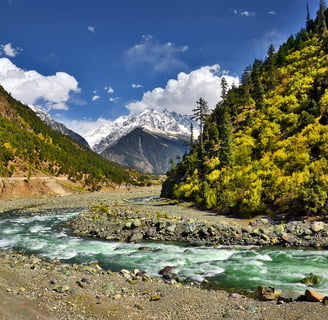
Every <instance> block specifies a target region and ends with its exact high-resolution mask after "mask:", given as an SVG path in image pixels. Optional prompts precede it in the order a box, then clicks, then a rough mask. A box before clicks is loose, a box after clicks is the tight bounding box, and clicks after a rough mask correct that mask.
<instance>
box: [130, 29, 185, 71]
mask: <svg viewBox="0 0 328 320" xmlns="http://www.w3.org/2000/svg"><path fill="white" fill-rule="evenodd" d="M142 38H143V41H142V42H141V43H139V44H136V45H134V46H133V47H132V48H130V49H128V50H127V51H126V52H125V54H124V59H125V62H126V64H127V65H128V66H129V67H132V68H134V67H137V66H145V65H146V66H150V67H151V68H152V69H153V70H154V71H156V72H163V71H169V70H174V69H175V68H180V69H181V68H183V67H185V64H184V63H183V62H182V61H181V60H180V59H179V57H178V56H179V54H181V53H183V52H185V51H187V50H188V46H176V45H175V44H174V43H172V42H166V43H161V42H159V41H157V40H156V39H154V37H153V36H151V35H144V36H143V37H142Z"/></svg>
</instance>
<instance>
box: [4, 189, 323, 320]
mask: <svg viewBox="0 0 328 320" xmlns="http://www.w3.org/2000/svg"><path fill="white" fill-rule="evenodd" d="M158 193H159V188H158V187H155V188H141V189H139V188H136V189H130V190H127V189H126V190H124V191H123V190H117V191H116V192H111V193H85V194H80V195H70V196H67V197H66V196H65V197H53V198H48V199H23V200H22V199H21V200H14V201H2V202H0V212H2V213H4V212H7V213H10V212H11V211H16V210H17V209H20V211H21V212H30V213H33V212H35V211H41V212H42V211H43V210H45V211H46V210H49V209H50V210H53V211H56V210H60V211H62V210H69V211H72V210H77V209H78V208H88V207H91V206H97V207H100V208H106V206H108V207H110V208H111V210H112V211H115V208H120V210H122V208H125V211H130V212H131V214H132V213H133V215H135V214H136V213H137V214H138V215H140V217H136V216H134V219H139V220H141V221H140V222H142V217H143V215H144V214H146V213H147V214H153V215H155V217H156V219H157V218H158V219H167V220H168V221H178V220H177V219H178V218H174V216H175V217H179V219H180V220H181V221H182V222H183V221H185V222H186V221H188V219H189V222H190V219H192V220H194V221H196V220H197V221H199V223H205V224H210V223H212V224H216V223H219V224H221V225H225V226H228V227H229V228H230V227H232V226H235V225H236V224H237V223H238V220H236V219H234V218H229V217H219V216H215V215H214V214H212V213H210V212H199V211H197V210H194V209H193V208H192V207H189V206H188V205H187V204H183V205H179V206H176V205H175V204H174V202H171V201H168V202H162V201H161V200H154V201H150V202H148V203H146V204H142V203H141V202H140V201H135V200H134V198H141V197H150V196H154V195H157V194H158ZM112 211H110V212H107V211H106V210H105V214H104V212H103V213H101V212H100V213H98V215H99V217H100V218H101V219H102V220H103V219H104V218H105V217H106V219H107V218H108V217H111V216H112V213H113V212H112ZM197 218H198V219H197ZM94 220H95V221H96V220H97V218H96V219H94ZM118 220H120V219H118ZM180 220H179V221H180ZM260 220H261V223H263V222H265V221H263V220H262V219H260ZM108 221H109V220H108ZM135 222H137V221H135ZM240 222H241V223H240V226H241V228H246V227H247V226H251V227H254V228H255V227H256V226H257V223H259V222H258V221H256V220H251V221H244V220H242V221H240ZM124 223H125V229H126V230H130V231H133V230H135V229H136V228H134V227H135V226H134V227H133V228H131V229H128V228H127V226H129V221H128V220H124ZM309 223H312V222H309ZM126 224H127V226H126ZM136 224H138V222H137V223H136ZM141 225H142V224H141ZM130 227H132V224H131V225H130ZM167 227H169V225H168V226H165V229H166V228H167ZM93 236H96V235H93ZM130 240H131V239H130ZM130 277H131V278H130ZM130 277H129V276H128V275H127V274H126V273H124V274H119V273H112V272H107V271H104V270H102V269H101V268H100V267H99V266H97V265H91V266H78V265H73V266H72V265H67V264H62V263H60V262H59V261H52V262H50V261H44V260H41V259H39V258H37V257H35V256H31V257H28V256H25V255H22V254H16V253H12V252H5V251H2V252H1V253H0V301H1V302H0V306H1V307H0V319H1V320H4V319H10V320H11V319H15V320H16V319H18V320H19V319H74V320H75V319H81V320H84V319H106V318H107V319H114V320H115V319H120V320H125V319H140V320H141V319H149V320H150V319H158V320H161V319H177V320H179V319H186V320H187V319H249V320H253V319H254V320H255V319H269V320H270V319H275V320H277V319H299V320H301V319H304V320H307V319H311V320H315V319H320V320H321V319H325V318H328V308H327V307H325V306H324V305H323V304H321V303H310V302H292V303H284V304H282V305H277V303H276V301H273V302H260V301H256V300H252V299H249V298H246V297H243V296H240V295H237V294H232V295H231V294H229V293H227V292H225V291H213V290H211V291H207V290H204V289H200V288H197V287H192V286H185V285H181V284H174V283H173V284H170V282H168V283H165V282H164V281H163V280H160V279H151V278H148V277H143V275H142V273H141V274H139V275H138V272H135V273H134V274H131V273H130Z"/></svg>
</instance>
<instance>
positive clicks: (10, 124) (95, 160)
mask: <svg viewBox="0 0 328 320" xmlns="http://www.w3.org/2000/svg"><path fill="white" fill-rule="evenodd" d="M35 172H42V173H44V174H50V175H56V176H58V175H66V176H68V178H69V179H71V180H73V181H81V182H82V183H83V184H84V185H86V186H87V187H88V188H91V189H99V188H100V186H101V185H103V184H104V183H105V184H106V183H107V184H108V183H109V184H110V183H123V182H124V183H137V182H138V179H139V176H140V174H138V173H136V172H135V171H133V170H129V169H127V168H123V167H122V166H120V165H118V164H116V163H113V162H110V161H108V160H106V159H103V158H102V157H100V156H99V155H97V154H96V153H94V152H92V151H90V150H89V149H88V148H87V147H84V146H82V145H81V144H79V143H77V142H76V141H74V140H72V139H70V138H69V137H67V136H64V135H62V134H60V133H57V132H55V131H54V130H52V129H51V128H50V127H48V126H47V125H46V124H45V123H43V122H42V121H41V120H40V119H39V118H38V117H37V116H36V114H35V113H34V112H33V111H32V110H31V109H30V108H29V107H27V106H26V105H23V104H22V103H20V102H19V101H17V100H15V99H13V98H12V97H11V96H10V94H8V93H7V92H6V91H5V90H4V89H3V88H2V87H1V86H0V177H1V176H2V177H10V176H12V175H13V174H15V173H19V174H23V175H24V176H26V177H27V178H29V177H30V176H31V175H32V174H33V173H35Z"/></svg>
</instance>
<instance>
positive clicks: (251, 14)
mask: <svg viewBox="0 0 328 320" xmlns="http://www.w3.org/2000/svg"><path fill="white" fill-rule="evenodd" d="M231 11H232V12H233V14H234V15H236V16H244V17H255V16H256V12H254V11H248V10H237V9H233V8H232V9H231Z"/></svg>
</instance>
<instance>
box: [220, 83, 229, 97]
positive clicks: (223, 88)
mask: <svg viewBox="0 0 328 320" xmlns="http://www.w3.org/2000/svg"><path fill="white" fill-rule="evenodd" d="M228 89H229V85H228V81H227V79H226V78H225V77H222V79H221V99H222V100H223V101H224V100H225V99H226V98H227V95H228Z"/></svg>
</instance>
